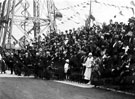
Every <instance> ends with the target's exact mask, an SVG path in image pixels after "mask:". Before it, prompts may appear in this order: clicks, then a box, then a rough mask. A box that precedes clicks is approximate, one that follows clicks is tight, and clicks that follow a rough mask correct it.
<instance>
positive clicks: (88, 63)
mask: <svg viewBox="0 0 135 99" xmlns="http://www.w3.org/2000/svg"><path fill="white" fill-rule="evenodd" d="M93 62H94V58H93V56H92V53H89V54H88V58H87V60H86V62H85V63H84V64H83V65H84V66H86V69H85V72H84V79H86V80H89V82H88V84H91V81H90V80H91V73H92V65H93Z"/></svg>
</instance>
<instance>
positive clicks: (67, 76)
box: [64, 59, 69, 80]
mask: <svg viewBox="0 0 135 99" xmlns="http://www.w3.org/2000/svg"><path fill="white" fill-rule="evenodd" d="M68 72H69V59H67V60H66V63H65V65H64V73H65V77H66V80H68V79H69V75H68Z"/></svg>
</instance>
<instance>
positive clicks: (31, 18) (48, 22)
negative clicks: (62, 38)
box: [0, 0, 56, 47]
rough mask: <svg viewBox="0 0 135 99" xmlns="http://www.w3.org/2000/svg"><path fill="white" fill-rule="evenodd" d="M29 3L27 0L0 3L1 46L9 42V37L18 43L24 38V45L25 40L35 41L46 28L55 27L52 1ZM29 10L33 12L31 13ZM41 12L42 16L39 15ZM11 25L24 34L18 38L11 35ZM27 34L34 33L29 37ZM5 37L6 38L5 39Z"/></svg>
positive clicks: (51, 29)
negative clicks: (32, 36)
mask: <svg viewBox="0 0 135 99" xmlns="http://www.w3.org/2000/svg"><path fill="white" fill-rule="evenodd" d="M31 3H32V4H30V2H29V0H4V1H3V2H1V3H0V12H1V13H0V14H1V18H0V32H1V34H0V42H1V46H2V47H4V46H5V44H6V43H9V44H11V39H14V40H15V41H16V42H17V43H20V42H21V41H20V39H22V38H24V45H25V43H26V42H25V41H26V40H27V41H28V42H29V43H30V42H32V41H37V40H38V37H39V36H40V35H41V34H43V33H44V31H45V30H46V29H48V30H49V31H50V32H51V31H54V30H55V29H56V23H55V10H56V7H55V5H54V2H53V1H52V0H33V2H31ZM41 4H42V5H41ZM32 6H33V7H32ZM31 10H33V11H31ZM41 10H42V11H41ZM45 11H46V12H45ZM31 12H33V13H32V14H31ZM42 13H44V16H42V17H41V16H40V15H41V14H42ZM13 25H14V26H16V27H17V28H18V29H19V30H20V31H21V32H22V33H23V34H24V36H23V37H21V38H20V39H19V40H17V39H16V38H15V37H14V36H13V35H12V30H13ZM28 27H29V28H28ZM29 34H34V38H31V37H30V36H29ZM18 35H19V33H18ZM7 38H8V40H6V39H7Z"/></svg>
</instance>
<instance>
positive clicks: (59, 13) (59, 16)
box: [55, 11, 63, 18]
mask: <svg viewBox="0 0 135 99" xmlns="http://www.w3.org/2000/svg"><path fill="white" fill-rule="evenodd" d="M62 17H63V16H62V13H61V12H59V11H56V13H55V18H62Z"/></svg>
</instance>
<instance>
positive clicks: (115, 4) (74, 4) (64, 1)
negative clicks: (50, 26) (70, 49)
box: [0, 0, 135, 40]
mask: <svg viewBox="0 0 135 99" xmlns="http://www.w3.org/2000/svg"><path fill="white" fill-rule="evenodd" d="M1 1H3V0H0V2H1ZM17 1H18V0H16V3H17ZM24 1H25V0H24ZM39 1H40V5H41V6H40V9H41V10H40V16H41V18H47V9H46V0H39ZM91 1H92V6H91V14H92V15H93V16H94V17H95V19H96V20H95V21H94V22H93V23H95V24H101V23H103V22H106V23H108V22H109V20H110V19H112V20H113V21H114V22H115V21H118V22H121V21H122V22H125V23H126V22H127V21H128V18H130V17H132V16H134V15H133V12H132V10H131V7H132V8H134V9H135V6H133V5H131V4H130V2H131V1H134V2H135V0H96V1H97V2H98V3H96V2H95V0H91ZM27 2H28V4H29V5H28V6H29V8H28V12H29V13H30V14H31V16H33V11H32V10H33V0H27ZM53 2H54V4H55V6H56V8H57V9H58V11H59V12H60V13H62V15H63V17H62V19H57V20H56V23H57V29H58V31H65V30H67V29H73V28H76V29H77V28H78V27H82V26H84V24H85V20H86V18H87V17H88V15H89V9H90V5H89V2H90V0H53ZM22 10H23V9H22V8H21V7H20V6H18V7H16V8H15V15H21V12H22ZM120 12H122V15H120ZM21 16H22V15H21ZM114 16H116V17H114ZM19 20H20V19H19ZM31 27H32V26H29V27H27V29H28V30H29V29H30V28H31ZM41 30H42V32H46V31H44V27H43V28H41ZM12 35H14V37H15V38H16V39H17V40H19V39H20V38H21V37H22V36H23V35H24V33H23V31H22V30H21V29H19V28H18V27H17V25H15V24H14V25H13V31H12ZM30 37H31V38H33V37H34V35H33V34H31V35H30Z"/></svg>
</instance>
